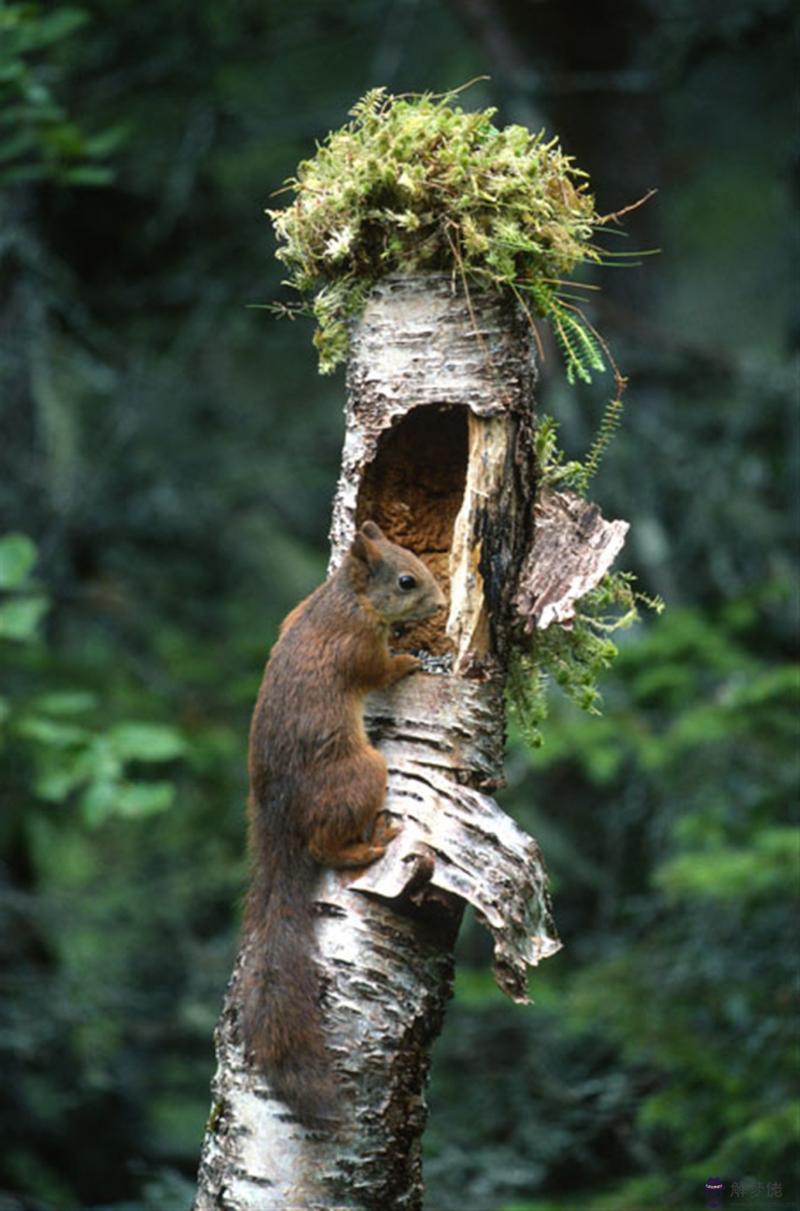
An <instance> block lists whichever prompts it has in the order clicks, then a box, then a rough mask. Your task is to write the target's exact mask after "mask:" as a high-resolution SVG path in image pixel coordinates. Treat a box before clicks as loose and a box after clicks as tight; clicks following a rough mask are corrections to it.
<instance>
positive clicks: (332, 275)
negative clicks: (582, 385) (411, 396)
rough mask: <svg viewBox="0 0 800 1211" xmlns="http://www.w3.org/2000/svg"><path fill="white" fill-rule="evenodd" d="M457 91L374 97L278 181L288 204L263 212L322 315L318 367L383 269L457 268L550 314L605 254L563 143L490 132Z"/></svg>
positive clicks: (341, 345) (343, 337) (582, 181)
mask: <svg viewBox="0 0 800 1211" xmlns="http://www.w3.org/2000/svg"><path fill="white" fill-rule="evenodd" d="M454 96H455V94H454V93H448V94H446V95H445V96H443V97H438V98H437V97H434V96H433V95H431V94H427V93H426V94H422V95H411V96H405V97H395V96H391V95H388V94H387V93H386V91H385V89H382V88H378V89H374V90H373V91H372V92H369V93H368V94H367V95H366V96H365V97H364V98H363V99H362V100H361V101H359V102H358V104H357V105H356V106H355V107H354V108H353V110H352V111H351V116H352V120H351V121H350V122H349V123H348V124H347V125H346V126H344V127H342V129H341V130H338V131H335V132H333V133H332V134H329V135H328V137H327V138H326V139H325V141H324V142H323V143H322V144H321V145H320V146H319V147H318V148H317V152H316V155H314V156H313V157H312V158H311V159H309V160H304V161H303V162H302V163H301V164H300V166H299V168H298V170H297V175H296V177H294V178H292V179H291V180H289V181H288V182H287V189H289V190H291V191H292V192H293V193H294V194H295V198H294V201H293V202H292V203H291V205H290V206H288V207H286V208H285V209H279V210H269V211H267V213H268V214H269V216H270V218H271V219H272V222H273V224H274V227H275V231H276V234H277V236H278V239H279V241H281V247H280V248H279V250H278V253H277V255H278V257H279V258H280V260H282V261H283V262H284V263H285V264H286V266H287V267H288V269H289V278H288V282H289V284H290V285H291V286H293V287H295V288H296V289H297V290H298V291H299V292H300V293H301V295H303V297H304V299H305V300H307V302H306V309H310V310H311V311H313V314H314V315H315V316H316V318H317V321H318V325H319V327H318V330H317V332H316V334H315V338H314V339H315V343H316V344H317V346H318V349H319V355H320V369H321V370H322V371H329V370H331V369H333V367H334V366H335V365H336V364H337V363H338V362H340V361H341V360H342V359H343V358H344V357H345V355H346V353H347V323H346V321H347V319H348V317H350V316H352V315H354V314H356V313H357V312H358V310H359V309H360V306H361V304H362V303H363V300H364V296H365V294H366V292H367V291H368V290H369V288H370V286H371V285H372V284H373V283H374V282H375V281H377V280H378V279H379V278H381V277H383V276H385V275H386V274H389V273H396V272H406V273H413V272H421V271H430V270H439V271H441V270H453V271H454V272H456V273H458V274H460V275H462V276H463V278H464V279H466V280H467V281H468V282H474V283H475V284H476V285H482V286H484V287H490V288H496V289H499V290H511V291H513V292H514V293H516V294H517V295H520V292H523V293H524V294H525V295H526V296H527V297H528V299H529V300H530V301H531V302H532V304H533V306H534V308H535V309H536V310H537V311H538V312H539V313H540V314H542V315H546V316H548V318H550V319H556V318H557V317H554V316H553V315H552V314H551V308H552V304H553V301H554V300H555V298H556V290H557V287H558V285H559V283H560V282H561V281H562V279H563V278H564V277H565V276H566V275H568V274H570V273H571V272H572V271H573V270H574V269H575V267H576V266H577V265H578V264H580V263H581V262H585V261H598V260H599V259H600V252H599V251H598V250H597V249H595V248H594V247H593V245H592V243H591V240H592V237H593V234H594V231H595V229H596V227H597V226H598V225H599V224H600V223H601V219H600V217H599V216H598V215H597V213H596V211H595V206H594V199H593V197H592V195H591V193H590V192H589V190H588V181H587V177H586V174H585V173H583V172H581V171H580V169H578V168H575V167H574V166H573V164H572V161H571V159H570V157H569V156H567V155H565V154H564V153H563V151H562V150H561V148H560V146H559V144H558V141H557V140H556V139H550V140H549V141H546V140H545V138H544V136H543V134H542V133H539V134H532V133H531V132H530V131H529V130H527V129H526V128H525V127H524V126H507V127H505V128H504V129H498V127H496V126H495V125H494V124H493V121H492V119H493V117H494V114H495V112H496V111H495V110H494V109H484V110H479V111H477V112H474V113H465V112H464V111H463V110H462V109H461V108H460V107H459V106H457V105H453V104H452V102H453V99H454ZM562 344H563V341H562ZM595 360H597V359H595ZM595 368H599V367H597V366H595ZM568 369H569V362H568Z"/></svg>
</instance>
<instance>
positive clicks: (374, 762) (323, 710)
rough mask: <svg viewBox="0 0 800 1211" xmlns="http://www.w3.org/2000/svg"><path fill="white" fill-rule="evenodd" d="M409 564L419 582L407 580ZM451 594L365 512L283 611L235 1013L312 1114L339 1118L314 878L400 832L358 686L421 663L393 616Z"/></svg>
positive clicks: (370, 856)
mask: <svg viewBox="0 0 800 1211" xmlns="http://www.w3.org/2000/svg"><path fill="white" fill-rule="evenodd" d="M403 575H406V576H408V575H410V576H413V577H414V580H415V587H414V588H412V589H411V590H406V591H403V590H402V589H401V588H400V586H399V577H401V576H403ZM443 602H444V598H443V595H442V593H441V590H440V589H439V587H438V585H437V584H436V582H435V580H434V579H433V577H432V576H431V574H430V572H428V570H427V569H426V568H425V566H424V565H423V564H422V563H421V562H420V561H419V560H418V559H417V558H416V557H415V556H414V555H412V554H411V552H410V551H407V550H405V549H404V548H403V547H398V546H396V545H395V544H394V543H391V542H389V541H388V540H387V539H386V538H385V537H384V536H383V534H382V533H381V531H380V530H379V529H378V527H377V526H376V525H375V524H374V523H373V522H365V523H364V525H363V526H362V527H361V529H360V530H359V531H358V533H357V534H356V537H355V539H354V540H353V544H352V546H351V548H350V551H349V553H348V554H347V556H346V557H345V560H344V562H343V564H342V566H341V567H340V568H339V570H338V571H337V572H336V573H335V575H333V576H332V577H330V579H329V580H327V581H326V582H325V583H324V584H323V585H320V587H319V588H318V589H316V590H315V592H313V593H312V594H311V596H310V597H307V598H306V599H305V601H302V602H301V603H300V604H299V605H298V606H296V607H295V609H294V610H292V612H291V613H290V614H289V615H288V617H287V618H286V619H285V621H284V623H283V625H282V627H281V630H280V636H279V639H278V642H277V643H276V645H275V647H274V648H273V650H272V654H271V656H270V659H269V661H268V663H267V667H266V669H265V671H264V678H263V681H262V683H261V689H260V691H259V695H258V700H257V702H256V707H255V711H254V714H253V722H252V726H251V729H250V756H249V770H250V800H249V823H250V850H251V858H252V867H253V875H252V883H251V888H250V894H249V897H248V901H247V910H246V916H245V931H246V934H247V936H248V939H249V943H250V945H249V949H248V959H247V960H246V965H245V969H244V972H243V981H242V1001H241V1021H242V1028H243V1034H244V1040H245V1044H246V1046H247V1048H248V1050H249V1051H250V1052H251V1053H252V1055H253V1058H254V1059H255V1061H256V1063H257V1064H258V1066H259V1067H260V1068H261V1069H262V1070H263V1071H264V1072H265V1073H266V1075H267V1076H268V1078H269V1080H270V1084H271V1085H272V1087H273V1088H274V1090H275V1092H276V1093H277V1094H278V1095H279V1096H280V1097H281V1098H282V1100H284V1101H285V1102H286V1103H287V1105H288V1106H289V1108H290V1109H291V1110H292V1111H293V1113H294V1114H295V1115H296V1116H297V1117H298V1118H299V1119H300V1120H301V1121H303V1122H306V1123H320V1122H325V1121H326V1120H327V1121H331V1120H333V1119H334V1118H335V1117H336V1116H335V1115H334V1113H333V1111H334V1102H335V1096H336V1090H335V1086H334V1082H333V1076H332V1073H331V1070H330V1065H329V1061H328V1057H327V1054H326V1050H325V1045H324V1041H323V1035H322V1027H321V1022H320V1014H319V1007H318V1001H319V979H318V974H317V970H316V966H315V964H314V961H313V921H314V908H313V895H314V887H315V884H316V882H317V878H318V875H319V872H320V869H321V868H322V867H323V866H329V867H334V868H347V867H359V866H365V865H367V864H368V863H370V862H374V861H376V860H377V859H378V858H380V856H381V855H382V854H383V852H384V850H385V848H386V845H387V843H388V841H389V840H391V838H392V837H393V836H394V835H395V832H396V830H395V829H392V828H391V827H389V826H388V824H387V821H386V817H385V815H384V814H383V813H382V808H383V802H384V797H385V794H386V762H385V760H384V758H383V757H382V756H381V754H380V753H379V752H378V751H377V750H376V749H374V748H372V746H371V745H370V743H369V741H368V739H367V736H366V733H365V731H364V721H363V704H364V697H365V695H366V694H367V693H368V692H369V691H370V690H377V689H381V688H384V687H386V686H389V685H392V684H393V683H394V682H395V681H398V680H399V679H400V678H401V677H404V676H406V674H408V673H411V672H413V671H414V669H416V668H417V667H418V663H419V662H418V661H417V660H416V658H415V657H414V656H410V655H400V656H393V655H391V654H390V652H389V648H388V635H389V626H390V624H391V623H393V622H398V621H403V620H414V619H420V618H427V617H429V616H430V615H431V614H432V613H434V612H435V611H436V610H438V609H439V608H440V607H441V606H442V604H443Z"/></svg>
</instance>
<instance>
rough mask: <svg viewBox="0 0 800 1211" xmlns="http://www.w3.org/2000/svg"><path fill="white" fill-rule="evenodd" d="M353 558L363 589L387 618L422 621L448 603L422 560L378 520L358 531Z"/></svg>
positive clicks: (351, 557) (370, 601) (376, 608)
mask: <svg viewBox="0 0 800 1211" xmlns="http://www.w3.org/2000/svg"><path fill="white" fill-rule="evenodd" d="M350 559H351V561H352V566H353V571H354V573H355V577H356V580H357V583H358V588H359V591H360V592H361V593H363V594H364V596H365V597H366V598H367V599H368V600H369V603H370V605H371V606H372V607H373V609H375V610H376V611H377V612H378V614H380V616H381V618H383V619H384V621H385V622H418V621H419V620H420V619H422V618H429V617H430V616H431V614H435V613H436V611H437V610H440V609H441V608H442V606H444V604H445V597H444V593H443V592H442V590H441V589H440V588H439V586H438V584H437V583H436V581H435V580H434V578H433V576H432V575H431V573H430V572H429V571H428V569H427V568H426V567H425V564H424V563H423V562H422V560H421V559H417V557H416V555H412V553H411V551H407V550H406V548H405V547H398V546H397V544H396V543H393V542H390V541H389V539H388V538H387V537H386V535H385V534H384V533H383V531H382V530H381V529H380V527H379V526H376V524H375V522H374V521H365V522H364V524H363V525H362V526H361V529H360V530H358V532H357V533H356V536H355V538H354V539H353V542H352V544H351V546H350Z"/></svg>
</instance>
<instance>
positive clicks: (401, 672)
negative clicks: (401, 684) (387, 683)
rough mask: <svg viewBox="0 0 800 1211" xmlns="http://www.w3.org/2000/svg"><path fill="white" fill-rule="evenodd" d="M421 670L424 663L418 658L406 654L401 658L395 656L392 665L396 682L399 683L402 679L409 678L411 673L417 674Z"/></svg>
mask: <svg viewBox="0 0 800 1211" xmlns="http://www.w3.org/2000/svg"><path fill="white" fill-rule="evenodd" d="M420 668H422V662H421V661H420V660H418V659H417V657H416V656H410V655H408V653H406V652H404V653H403V654H402V655H401V656H395V658H394V663H393V665H392V673H393V674H394V680H395V681H399V680H400V678H401V677H407V676H408V675H409V673H415V672H416V671H417V669H420Z"/></svg>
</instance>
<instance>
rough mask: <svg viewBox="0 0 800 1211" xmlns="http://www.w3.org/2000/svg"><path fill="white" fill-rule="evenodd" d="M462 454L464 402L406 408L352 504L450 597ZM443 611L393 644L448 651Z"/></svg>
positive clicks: (463, 465) (466, 445)
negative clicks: (415, 558) (406, 550)
mask: <svg viewBox="0 0 800 1211" xmlns="http://www.w3.org/2000/svg"><path fill="white" fill-rule="evenodd" d="M468 455H469V409H468V408H466V407H464V406H463V405H431V404H427V405H425V406H423V407H419V408H413V409H412V410H411V411H410V412H408V413H406V415H405V416H403V417H402V419H401V420H399V421H398V422H397V423H396V424H395V425H393V426H392V428H390V429H387V430H386V431H385V432H384V433H383V434H382V436H381V437H380V439H379V441H378V449H377V452H376V454H375V457H374V459H373V460H372V462H371V463H369V465H368V466H367V468H366V470H365V473H364V478H363V480H362V482H361V488H360V490H359V495H358V505H357V507H356V523H357V524H358V525H361V523H362V522H364V521H366V520H368V519H372V521H375V522H377V523H378V525H379V526H380V527H381V529H382V530H383V532H384V533H385V534H386V536H387V538H390V539H391V540H392V542H396V543H399V544H400V545H401V546H403V547H408V548H409V549H410V550H411V551H413V552H414V554H415V555H417V556H419V558H420V559H421V560H422V561H423V562H424V563H425V564H427V566H428V567H429V568H430V569H431V571H432V572H433V574H434V576H435V577H436V579H437V580H438V582H439V584H440V585H441V586H442V590H443V591H444V593H445V595H446V597H447V602H448V608H449V604H450V569H449V564H450V549H451V547H452V544H453V527H454V525H455V520H456V517H457V516H458V513H459V510H460V509H461V505H462V502H463V499H464V491H465V487H466V480H467V461H468ZM446 620H447V611H446V610H442V611H441V612H440V613H439V614H437V615H436V617H435V618H432V619H429V620H428V621H426V622H421V623H416V624H414V625H412V626H409V627H408V628H407V629H406V630H405V631H404V633H403V634H402V636H400V637H398V638H397V639H396V640H395V641H393V644H392V646H393V647H395V648H397V649H398V650H400V651H404V650H408V651H418V650H419V649H424V650H425V651H428V652H431V653H432V654H433V655H437V656H439V655H443V654H444V653H445V652H449V651H452V644H451V642H450V640H449V639H448V638H447V636H446V634H445V622H446Z"/></svg>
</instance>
